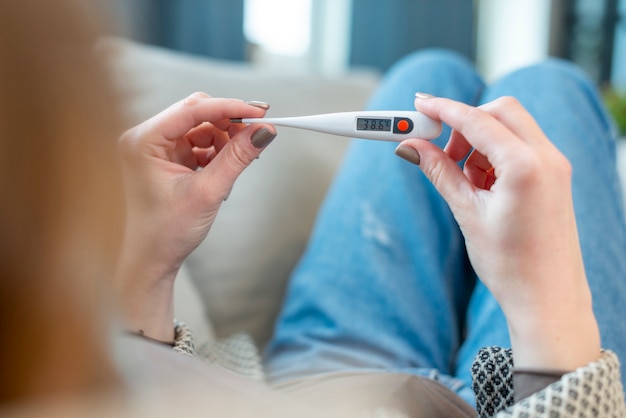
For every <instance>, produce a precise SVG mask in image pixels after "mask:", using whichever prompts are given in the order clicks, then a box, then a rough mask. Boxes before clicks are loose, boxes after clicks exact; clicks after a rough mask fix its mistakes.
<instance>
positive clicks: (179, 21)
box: [112, 0, 626, 90]
mask: <svg viewBox="0 0 626 418" xmlns="http://www.w3.org/2000/svg"><path fill="white" fill-rule="evenodd" d="M112 3H113V4H114V7H115V19H116V22H118V23H119V29H120V30H121V31H122V33H123V34H124V36H127V37H129V38H131V39H134V40H137V41H141V42H145V43H149V44H153V45H158V46H163V47H167V48H172V49H175V50H179V51H184V52H189V53H192V54H198V55H205V56H210V57H213V58H219V59H225V60H231V61H249V62H252V63H254V64H256V65H260V66H265V67H270V68H276V69H280V70H286V71H313V72H321V73H326V74H336V73H342V72H345V71H347V70H349V69H353V68H356V67H358V68H368V69H373V70H375V71H384V70H385V69H386V68H388V67H389V66H390V65H391V64H392V63H393V62H394V61H395V60H397V59H398V58H400V57H401V56H403V55H405V54H406V53H408V52H411V51H413V50H416V49H419V48H424V47H432V46H439V47H446V48H451V49H454V50H457V51H460V52H461V53H463V54H465V55H466V56H468V57H469V58H471V59H472V60H474V61H475V62H476V64H477V66H478V68H479V69H480V70H481V71H482V72H483V74H484V75H485V77H486V78H487V79H490V78H494V77H497V76H499V75H500V74H502V73H503V72H506V71H508V70H510V69H511V68H515V67H517V66H519V65H524V64H527V63H531V62H533V61H536V60H539V59H542V58H544V57H546V56H557V57H562V58H567V59H571V60H573V61H575V62H577V63H579V64H580V65H581V66H582V67H583V68H584V69H585V70H586V71H587V72H588V73H589V74H590V75H591V77H592V78H593V79H594V80H596V81H597V82H598V83H600V84H603V85H606V84H608V83H610V84H611V85H612V86H614V87H616V88H617V89H619V90H626V20H625V18H624V16H626V0H524V1H519V0H474V1H471V0H384V1H383V0H177V1H172V0H113V2H112Z"/></svg>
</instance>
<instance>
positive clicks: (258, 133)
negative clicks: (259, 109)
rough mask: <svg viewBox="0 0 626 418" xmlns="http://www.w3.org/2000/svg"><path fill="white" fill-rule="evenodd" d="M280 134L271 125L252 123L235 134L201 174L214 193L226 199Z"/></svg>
mask: <svg viewBox="0 0 626 418" xmlns="http://www.w3.org/2000/svg"><path fill="white" fill-rule="evenodd" d="M275 137H276V132H275V131H274V129H273V128H272V127H271V126H262V127H259V125H254V126H252V125H251V126H248V127H246V128H245V129H243V130H241V131H240V132H238V133H237V134H236V135H234V136H233V137H232V138H231V139H230V141H228V143H227V144H226V145H224V147H223V148H222V149H221V150H220V152H219V153H218V154H217V155H216V156H215V157H214V158H213V160H212V161H211V162H210V163H209V164H207V165H206V166H205V167H204V168H203V169H202V173H201V177H202V180H201V181H203V182H204V183H205V184H206V186H207V187H208V189H209V190H211V192H212V193H211V194H213V195H218V196H220V197H221V198H226V197H227V196H228V194H229V193H230V190H231V189H232V187H233V185H234V184H235V181H236V180H237V177H239V175H240V174H241V173H242V172H243V171H244V170H245V169H246V168H247V167H248V166H249V165H250V164H252V162H253V161H254V160H255V159H256V158H258V156H259V155H260V154H261V152H262V151H263V149H264V148H265V146H267V145H268V144H269V143H270V142H272V140H273V139H274V138H275Z"/></svg>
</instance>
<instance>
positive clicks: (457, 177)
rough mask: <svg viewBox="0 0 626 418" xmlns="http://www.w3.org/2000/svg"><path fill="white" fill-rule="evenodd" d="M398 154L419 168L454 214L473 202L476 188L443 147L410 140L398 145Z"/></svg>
mask: <svg viewBox="0 0 626 418" xmlns="http://www.w3.org/2000/svg"><path fill="white" fill-rule="evenodd" d="M396 155H397V156H399V157H400V158H403V159H405V160H407V161H409V162H412V163H413V164H417V165H419V167H420V168H421V169H422V172H423V173H424V175H425V176H426V177H427V178H428V180H430V182H431V183H432V184H433V186H435V188H436V189H437V191H439V193H440V194H441V196H442V197H443V198H444V199H445V200H446V202H448V205H449V206H450V209H452V211H453V212H456V211H457V210H461V208H463V207H465V206H467V204H468V203H469V202H470V201H471V197H472V195H473V194H474V192H475V190H474V185H473V184H471V183H470V182H469V180H468V179H467V177H465V175H464V174H463V171H462V170H461V168H460V167H459V166H458V164H457V163H456V162H455V161H454V160H453V159H452V158H450V156H448V154H446V153H445V152H444V151H443V150H442V149H441V148H439V147H437V146H436V145H434V144H432V143H431V142H428V141H424V140H420V139H407V140H405V141H402V142H401V143H400V145H398V147H397V148H396Z"/></svg>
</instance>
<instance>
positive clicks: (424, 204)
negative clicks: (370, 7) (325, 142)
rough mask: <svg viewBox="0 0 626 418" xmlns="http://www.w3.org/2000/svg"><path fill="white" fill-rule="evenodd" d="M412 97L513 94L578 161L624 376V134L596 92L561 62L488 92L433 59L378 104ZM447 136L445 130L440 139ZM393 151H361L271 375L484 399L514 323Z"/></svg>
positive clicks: (601, 289)
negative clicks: (619, 137) (342, 378)
mask: <svg viewBox="0 0 626 418" xmlns="http://www.w3.org/2000/svg"><path fill="white" fill-rule="evenodd" d="M415 92H425V93H430V94H434V95H436V96H441V97H449V98H452V99H455V100H459V101H462V102H465V103H469V104H473V105H478V104H481V103H485V102H488V101H491V100H493V99H495V98H497V97H500V96H504V95H510V96H515V97H516V98H517V99H519V100H520V101H521V103H522V104H523V105H524V106H525V107H526V108H527V109H528V110H529V111H530V112H531V113H532V114H533V116H534V117H535V118H536V120H537V122H538V123H539V125H540V126H541V127H542V129H543V130H544V132H545V133H546V134H547V136H548V137H549V138H550V139H551V140H552V141H553V142H554V143H555V144H556V145H557V146H558V147H559V149H560V150H561V151H562V152H563V153H564V154H565V155H566V156H567V157H568V158H569V160H570V161H571V163H572V165H573V167H574V170H573V194H574V204H575V210H576V216H577V222H578V228H579V234H580V240H581V245H582V251H583V256H584V262H585V268H586V271H587V276H588V279H589V282H590V286H591V290H592V293H593V297H594V310H595V313H596V316H597V319H598V321H599V323H600V329H601V332H602V343H603V346H604V347H605V348H608V349H611V350H614V351H616V352H617V353H618V355H619V356H620V357H621V359H622V361H623V362H624V363H623V365H622V377H623V378H624V377H626V369H625V367H624V366H625V365H626V228H625V225H624V220H625V217H624V211H623V208H622V200H621V194H620V193H621V192H620V188H619V180H618V176H617V173H616V167H615V143H614V138H615V131H614V129H613V128H612V124H611V122H610V120H609V118H608V117H607V115H606V113H605V112H604V110H603V109H602V105H601V104H600V99H599V97H598V95H597V93H596V92H595V89H594V87H593V85H592V84H591V83H590V82H589V81H588V80H587V79H586V78H585V77H584V76H583V75H582V74H581V72H580V71H579V70H577V69H576V68H574V67H573V66H572V65H571V64H568V63H565V62H561V61H557V60H550V61H547V62H545V63H542V64H539V65H535V66H531V67H528V68H524V69H521V70H518V71H516V72H514V73H512V74H511V75H509V76H507V77H505V78H503V79H502V80H500V81H498V82H496V83H494V84H492V85H490V86H486V85H485V83H484V82H483V81H482V80H481V78H480V77H479V76H478V75H477V74H476V72H475V71H474V70H473V68H472V66H471V65H470V63H468V62H466V61H465V60H464V59H463V58H461V57H459V56H457V55H456V54H453V53H450V52H444V51H439V50H427V51H422V52H418V53H415V54H413V55H410V56H408V57H406V58H405V59H403V60H402V61H401V62H399V63H398V64H397V65H395V66H394V67H393V68H392V69H391V70H390V72H389V73H388V74H387V75H386V76H385V77H384V79H383V80H382V83H381V85H380V87H379V89H378V90H377V92H376V93H375V94H374V96H373V97H372V99H371V102H370V103H369V108H371V109H389V110H400V109H414V108H413V97H414V93H415ZM449 134H450V131H449V128H445V129H444V132H443V134H442V136H441V137H440V138H438V139H437V140H436V141H437V143H438V144H439V145H441V146H443V145H444V144H445V142H446V140H447V138H448V136H449ZM396 145H397V144H395V143H388V142H375V141H365V140H353V142H352V144H351V145H350V148H349V151H348V153H347V155H346V158H345V161H344V164H343V165H342V167H341V169H340V170H339V173H338V175H337V177H336V179H335V181H334V183H333V185H332V187H331V189H330V191H329V193H328V196H327V198H326V200H325V202H324V204H323V206H322V208H321V211H320V213H319V216H318V219H317V222H316V226H315V229H314V231H313V234H312V237H311V240H310V243H309V245H308V248H307V250H306V252H305V254H304V256H303V258H302V259H301V261H300V263H299V265H298V267H297V268H296V270H295V271H294V273H293V276H292V278H291V282H290V285H289V289H288V292H287V296H286V300H285V304H284V307H283V310H282V313H281V315H280V317H279V319H278V322H277V326H276V330H275V335H274V337H273V340H272V341H271V343H270V344H269V346H268V349H267V352H266V363H267V371H268V376H269V378H270V380H271V381H274V382H284V381H286V380H289V379H293V378H300V377H303V376H306V375H310V374H314V373H320V372H327V371H334V370H346V369H350V368H353V369H359V370H362V369H369V370H372V371H376V370H378V371H386V372H401V373H414V374H419V375H425V376H430V377H432V378H434V379H437V380H439V381H441V382H442V383H444V384H446V385H447V386H448V387H450V388H451V389H452V390H454V391H455V392H456V393H457V394H459V395H460V396H461V397H462V398H463V399H465V400H466V401H467V402H468V403H470V404H473V403H474V396H473V393H472V391H471V377H470V367H471V363H472V361H473V359H474V356H475V355H476V353H477V352H478V350H479V349H480V348H481V347H483V346H491V345H498V346H504V347H507V346H510V343H509V337H508V331H507V325H506V320H505V318H504V316H503V314H502V311H501V310H500V308H499V306H498V305H497V303H496V301H495V300H494V298H493V296H492V295H491V294H490V292H489V291H488V290H487V289H486V288H485V287H484V286H483V285H482V284H481V282H480V281H479V280H478V279H477V278H476V276H475V274H474V272H473V270H472V267H471V266H470V264H469V262H468V258H467V254H466V251H465V246H464V240H463V236H462V235H461V232H460V231H459V228H458V225H457V224H456V222H455V220H454V218H453V217H452V214H451V212H450V210H449V208H448V206H447V204H446V202H445V201H444V200H443V199H442V198H441V197H440V196H439V194H438V192H437V191H436V190H435V189H434V188H433V186H432V185H431V184H430V182H429V181H428V180H427V179H426V177H425V176H424V175H423V174H422V173H421V171H420V169H419V168H418V167H416V166H414V165H412V164H410V163H408V162H406V161H404V160H401V159H400V158H398V157H397V156H395V154H394V148H395V146H396ZM538 215H539V216H540V214H538ZM515 221H516V220H515V219H511V222H515ZM554 303H555V304H557V303H559V301H558V300H555V301H554Z"/></svg>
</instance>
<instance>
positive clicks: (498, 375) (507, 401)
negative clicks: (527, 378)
mask: <svg viewBox="0 0 626 418" xmlns="http://www.w3.org/2000/svg"><path fill="white" fill-rule="evenodd" d="M472 378H473V388H474V392H475V394H476V407H477V411H478V414H479V416H480V417H492V416H497V417H506V416H516V417H523V416H527V417H566V416H607V417H609V416H610V417H622V416H626V405H625V404H624V389H623V387H622V383H621V377H620V362H619V359H618V358H617V356H616V355H615V353H613V352H611V351H609V350H604V351H603V352H602V355H601V357H600V359H598V361H595V362H593V363H590V364H588V365H586V366H583V367H580V368H578V369H577V370H575V371H573V372H570V373H566V374H564V375H563V376H562V377H561V379H559V380H558V381H556V382H554V383H552V384H550V385H549V386H547V387H546V388H544V389H543V390H541V391H539V392H536V393H534V394H532V395H530V396H529V397H527V398H525V399H523V400H521V401H520V402H517V403H515V402H514V388H513V353H512V350H510V349H502V348H499V347H488V348H484V349H482V350H481V351H480V352H479V353H478V355H477V356H476V360H475V361H474V364H473V366H472Z"/></svg>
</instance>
